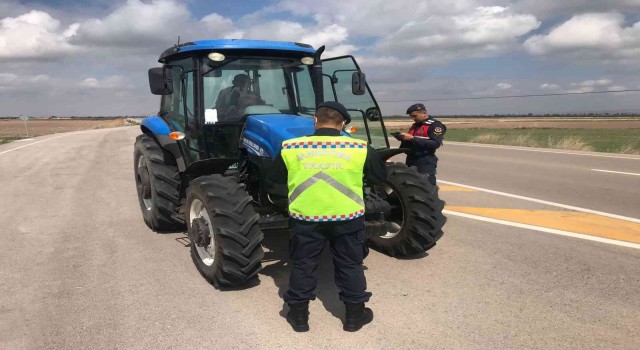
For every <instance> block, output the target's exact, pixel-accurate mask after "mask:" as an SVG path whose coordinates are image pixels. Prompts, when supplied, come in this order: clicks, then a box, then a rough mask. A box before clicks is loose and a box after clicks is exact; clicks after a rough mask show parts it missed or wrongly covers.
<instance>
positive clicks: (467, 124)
mask: <svg viewBox="0 0 640 350" xmlns="http://www.w3.org/2000/svg"><path fill="white" fill-rule="evenodd" d="M438 120H440V121H442V122H443V123H444V124H445V125H446V126H447V129H526V128H549V129H640V120H638V119H625V120H619V119H617V120H616V119H580V120H573V119H561V120H548V119H546V120H545V119H536V120H522V119H482V120H470V119H464V120H460V119H451V118H449V119H447V118H442V119H438ZM384 123H385V125H386V127H387V128H388V129H396V128H408V127H409V126H410V125H411V124H412V121H411V120H410V119H408V118H407V120H385V122H384Z"/></svg>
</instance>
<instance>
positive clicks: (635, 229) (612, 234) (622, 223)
mask: <svg viewBox="0 0 640 350" xmlns="http://www.w3.org/2000/svg"><path fill="white" fill-rule="evenodd" d="M446 209H448V210H451V211H455V212H460V213H466V214H472V215H478V216H483V217H487V218H493V219H499V220H505V221H511V222H517V223H521V224H527V225H533V226H540V227H546V228H552V229H556V230H562V231H568V232H574V233H580V234H585V235H589V236H596V237H604V238H609V239H615V240H619V241H626V242H632V243H640V224H638V223H635V222H631V221H626V220H620V219H614V218H609V217H606V216H601V215H596V214H590V213H581V212H575V211H554V210H525V209H504V208H478V207H456V206H447V207H446Z"/></svg>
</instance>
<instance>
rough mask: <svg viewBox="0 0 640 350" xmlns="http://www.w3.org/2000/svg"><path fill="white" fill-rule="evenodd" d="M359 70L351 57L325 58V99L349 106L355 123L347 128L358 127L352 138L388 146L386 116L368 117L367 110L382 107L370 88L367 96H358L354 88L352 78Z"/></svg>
mask: <svg viewBox="0 0 640 350" xmlns="http://www.w3.org/2000/svg"><path fill="white" fill-rule="evenodd" d="M358 70H359V67H358V65H357V64H356V62H355V60H354V59H353V57H351V56H343V57H338V58H331V59H328V60H323V61H322V73H323V74H324V75H323V77H324V81H323V82H324V84H323V85H324V100H325V101H338V102H340V103H342V104H343V105H344V106H345V107H346V108H347V110H348V111H349V114H350V115H351V124H349V125H348V126H347V127H348V128H349V127H355V129H353V130H354V131H351V132H350V134H351V136H352V137H355V138H358V139H362V140H365V141H368V142H369V143H370V144H371V147H373V148H386V147H388V141H387V139H386V138H385V137H384V131H383V126H382V118H379V117H378V118H370V119H366V120H365V118H364V116H365V112H366V111H367V110H371V109H377V108H378V105H377V104H376V102H375V100H374V98H373V95H372V94H371V91H370V90H369V88H368V87H367V89H366V91H365V93H364V95H354V94H353V92H352V90H351V77H352V75H353V73H354V72H356V71H358ZM367 129H368V130H367Z"/></svg>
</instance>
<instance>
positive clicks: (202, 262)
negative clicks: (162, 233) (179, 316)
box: [187, 175, 264, 287]
mask: <svg viewBox="0 0 640 350" xmlns="http://www.w3.org/2000/svg"><path fill="white" fill-rule="evenodd" d="M252 201H253V199H252V197H251V196H250V195H249V194H248V193H247V192H246V190H245V186H244V184H243V183H241V182H239V179H238V178H237V177H235V176H223V175H208V176H202V177H199V178H197V179H195V180H193V181H192V182H191V183H190V184H189V188H188V189H187V210H188V215H189V216H188V222H187V225H188V230H189V238H190V240H191V258H192V259H193V262H194V264H195V265H196V267H197V268H198V271H200V273H201V274H202V276H203V277H204V278H205V279H206V280H207V281H209V282H210V283H211V284H213V285H214V286H216V287H221V286H240V285H242V284H245V283H246V282H248V281H249V280H251V279H252V278H254V277H255V276H256V275H257V274H258V272H259V271H260V269H261V268H262V266H261V261H262V258H263V256H264V252H263V250H262V245H261V243H262V239H263V237H264V235H263V233H262V231H261V230H260V228H259V226H258V219H259V218H260V216H259V215H258V214H257V213H256V212H255V211H254V209H253V205H252Z"/></svg>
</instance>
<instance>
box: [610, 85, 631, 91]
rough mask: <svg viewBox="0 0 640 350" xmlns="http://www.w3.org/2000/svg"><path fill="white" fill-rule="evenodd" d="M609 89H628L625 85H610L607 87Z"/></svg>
mask: <svg viewBox="0 0 640 350" xmlns="http://www.w3.org/2000/svg"><path fill="white" fill-rule="evenodd" d="M607 90H608V91H620V90H627V87H626V86H623V85H613V86H609V87H607Z"/></svg>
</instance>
